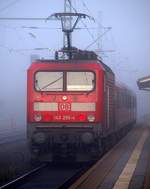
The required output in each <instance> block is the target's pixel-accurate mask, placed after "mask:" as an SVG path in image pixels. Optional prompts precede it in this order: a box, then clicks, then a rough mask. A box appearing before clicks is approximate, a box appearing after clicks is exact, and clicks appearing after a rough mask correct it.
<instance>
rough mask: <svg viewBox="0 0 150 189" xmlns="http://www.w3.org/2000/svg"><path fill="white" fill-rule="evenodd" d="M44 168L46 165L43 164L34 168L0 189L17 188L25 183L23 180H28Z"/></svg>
mask: <svg viewBox="0 0 150 189" xmlns="http://www.w3.org/2000/svg"><path fill="white" fill-rule="evenodd" d="M45 167H46V164H43V165H41V166H39V167H37V168H34V169H33V170H31V171H29V172H27V173H25V174H24V175H22V176H20V177H18V178H16V179H14V180H12V181H10V182H8V183H6V184H4V185H2V186H0V189H9V188H16V187H17V186H19V185H21V184H23V183H24V182H25V180H26V179H28V178H29V176H31V175H32V174H35V173H36V172H38V171H39V170H41V169H42V168H45Z"/></svg>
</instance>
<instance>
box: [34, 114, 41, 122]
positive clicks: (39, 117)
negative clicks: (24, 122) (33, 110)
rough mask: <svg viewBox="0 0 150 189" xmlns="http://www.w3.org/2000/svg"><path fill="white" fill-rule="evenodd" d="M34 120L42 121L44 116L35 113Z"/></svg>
mask: <svg viewBox="0 0 150 189" xmlns="http://www.w3.org/2000/svg"><path fill="white" fill-rule="evenodd" d="M34 120H35V121H37V122H38V121H41V120H42V116H41V115H40V114H35V115H34Z"/></svg>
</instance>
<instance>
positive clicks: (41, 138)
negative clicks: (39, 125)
mask: <svg viewBox="0 0 150 189" xmlns="http://www.w3.org/2000/svg"><path fill="white" fill-rule="evenodd" d="M33 141H34V142H35V143H37V144H43V143H44V142H45V141H46V135H45V134H44V133H42V132H38V133H35V134H33Z"/></svg>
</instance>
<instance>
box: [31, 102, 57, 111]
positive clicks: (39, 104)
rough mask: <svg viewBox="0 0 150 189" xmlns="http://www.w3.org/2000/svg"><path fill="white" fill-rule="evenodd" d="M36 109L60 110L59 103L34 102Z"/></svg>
mask: <svg viewBox="0 0 150 189" xmlns="http://www.w3.org/2000/svg"><path fill="white" fill-rule="evenodd" d="M33 109H34V111H58V103H52V102H34V106H33Z"/></svg>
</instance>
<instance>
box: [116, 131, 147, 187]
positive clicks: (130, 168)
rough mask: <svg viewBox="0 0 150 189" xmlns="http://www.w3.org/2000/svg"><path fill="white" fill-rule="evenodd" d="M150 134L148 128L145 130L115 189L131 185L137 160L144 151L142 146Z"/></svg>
mask: <svg viewBox="0 0 150 189" xmlns="http://www.w3.org/2000/svg"><path fill="white" fill-rule="evenodd" d="M147 136H148V130H146V131H144V133H143V134H142V137H141V138H140V140H139V142H138V143H137V145H136V146H135V148H134V151H133V152H132V154H131V156H130V159H129V160H128V162H127V164H126V166H125V167H124V169H123V171H122V173H121V174H120V176H119V178H118V180H117V181H116V183H115V185H114V187H113V189H127V188H128V187H129V184H130V181H131V179H132V176H133V173H134V171H135V168H136V165H137V162H138V160H139V157H140V155H141V152H142V148H143V146H144V143H145V141H146V138H147Z"/></svg>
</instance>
